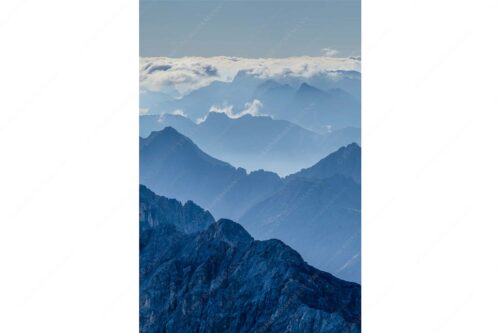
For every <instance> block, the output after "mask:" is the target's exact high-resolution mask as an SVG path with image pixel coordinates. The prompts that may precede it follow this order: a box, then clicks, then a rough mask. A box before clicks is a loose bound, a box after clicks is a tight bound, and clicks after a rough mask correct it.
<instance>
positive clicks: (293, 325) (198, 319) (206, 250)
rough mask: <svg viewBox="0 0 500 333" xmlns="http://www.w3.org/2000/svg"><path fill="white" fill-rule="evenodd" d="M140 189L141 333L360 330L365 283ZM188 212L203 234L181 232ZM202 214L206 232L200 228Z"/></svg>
mask: <svg viewBox="0 0 500 333" xmlns="http://www.w3.org/2000/svg"><path fill="white" fill-rule="evenodd" d="M140 193H141V198H140V202H141V223H142V224H143V225H144V228H143V229H142V231H141V236H140V244H141V248H140V331H141V332H142V333H150V332H155V333H156V332H198V331H200V332H201V331H203V332H207V333H212V332H213V333H215V332H217V333H232V332H241V333H244V332H264V331H265V332H271V333H278V332H279V333H281V332H290V333H292V332H293V333H299V332H300V333H313V332H314V333H323V332H325V333H326V332H329V333H337V332H338V333H340V332H346V333H347V332H349V333H358V332H360V317H361V315H360V313H361V307H360V293H361V290H360V286H359V285H358V284H356V283H351V282H346V281H343V280H340V279H338V278H336V277H334V276H332V275H330V274H328V273H325V272H322V271H320V270H317V269H315V268H314V267H312V266H309V265H308V264H307V263H306V262H304V260H303V259H302V258H301V256H300V255H299V254H298V253H297V252H295V251H294V250H293V249H291V248H290V247H288V246H287V245H285V244H284V243H283V242H281V241H279V240H269V241H256V240H254V239H253V238H252V237H251V236H250V235H249V234H248V233H247V232H246V231H245V230H244V229H243V227H241V226H240V225H239V224H237V223H235V222H232V221H230V220H224V219H223V220H219V221H218V222H212V221H211V220H210V218H207V216H208V215H207V214H208V213H207V212H205V211H204V210H203V209H201V208H200V207H197V206H196V205H192V204H191V205H190V206H189V207H186V205H184V206H183V205H181V204H180V203H179V202H177V203H176V202H175V201H174V200H170V199H166V198H161V197H159V196H156V195H155V194H154V193H152V192H151V191H149V190H148V189H146V188H145V187H141V192H140ZM171 209H173V211H171ZM182 213H184V214H186V215H183V214H182ZM163 214H165V216H163ZM150 216H155V218H154V220H155V221H157V223H152V224H151V223H149V221H150V219H149V218H145V217H150ZM186 216H193V217H194V218H195V219H196V222H195V226H194V227H188V228H187V229H189V230H197V231H195V232H192V233H190V232H185V231H182V230H180V229H179V226H181V228H183V229H186V228H185V227H186V223H189V218H187V219H186ZM200 217H201V220H204V219H206V222H207V223H208V227H207V228H206V229H202V230H198V229H199V228H200V224H199V222H200V221H201V220H200Z"/></svg>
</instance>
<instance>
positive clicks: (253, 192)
mask: <svg viewBox="0 0 500 333" xmlns="http://www.w3.org/2000/svg"><path fill="white" fill-rule="evenodd" d="M140 140H141V141H140V181H141V183H142V184H145V185H146V186H148V187H150V188H151V189H153V190H154V191H155V192H157V193H159V194H161V195H165V196H168V197H172V198H176V199H179V200H181V201H187V200H193V201H194V202H196V203H198V204H201V205H203V206H204V207H206V208H207V209H209V210H210V211H211V212H212V213H213V214H215V215H216V216H217V217H225V218H232V219H237V218H238V217H239V216H240V215H241V214H242V212H244V211H246V210H247V209H248V208H249V207H251V206H252V205H253V204H255V203H257V202H258V201H260V200H261V199H262V197H267V196H269V195H271V193H273V192H274V191H275V190H276V188H277V187H278V186H280V185H281V183H282V180H281V179H280V177H279V176H278V175H277V174H275V173H272V172H266V171H255V172H252V173H247V172H246V170H245V169H242V168H238V169H237V168H235V167H233V166H231V165H230V164H228V163H225V162H222V161H220V160H217V159H215V158H212V157H211V156H209V155H207V154H205V153H204V152H203V151H201V150H200V149H199V148H198V147H197V146H196V145H195V144H194V143H193V142H192V141H191V140H190V139H188V138H187V137H185V136H183V135H182V134H180V133H179V132H177V131H176V130H174V129H173V128H171V127H167V128H165V129H164V130H163V131H161V132H153V133H152V134H151V135H150V136H149V137H148V138H146V139H140Z"/></svg>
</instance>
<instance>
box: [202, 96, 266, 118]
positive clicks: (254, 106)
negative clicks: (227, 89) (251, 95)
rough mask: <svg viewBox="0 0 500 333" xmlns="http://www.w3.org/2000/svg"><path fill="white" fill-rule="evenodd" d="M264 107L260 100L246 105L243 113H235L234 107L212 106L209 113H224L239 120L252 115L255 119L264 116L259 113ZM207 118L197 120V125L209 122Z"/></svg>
mask: <svg viewBox="0 0 500 333" xmlns="http://www.w3.org/2000/svg"><path fill="white" fill-rule="evenodd" d="M263 106H264V105H263V104H262V102H261V101H259V100H258V99H254V100H253V101H252V102H248V103H245V108H244V109H243V111H241V112H235V111H234V106H233V105H226V104H225V105H212V106H211V107H210V110H208V113H210V112H212V113H224V114H225V115H226V116H227V117H228V118H231V119H238V118H241V117H243V116H245V115H251V116H253V117H257V116H263V115H261V114H260V113H259V111H260V109H262V107H263ZM207 116H208V115H206V116H204V117H201V118H198V119H196V123H197V124H200V123H202V122H204V121H205V120H207Z"/></svg>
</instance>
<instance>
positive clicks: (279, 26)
mask: <svg viewBox="0 0 500 333" xmlns="http://www.w3.org/2000/svg"><path fill="white" fill-rule="evenodd" d="M140 55H141V56H143V57H150V56H167V57H184V56H200V57H208V56H221V55H223V56H234V57H246V58H285V57H292V56H304V55H307V56H320V55H324V56H338V57H351V56H360V55H361V6H360V1H359V0H328V1H302V0H275V1H263V0H260V1H250V0H225V1H209V0H201V1H200V0H198V1H190V0H187V1H186V0H184V1H172V0H140Z"/></svg>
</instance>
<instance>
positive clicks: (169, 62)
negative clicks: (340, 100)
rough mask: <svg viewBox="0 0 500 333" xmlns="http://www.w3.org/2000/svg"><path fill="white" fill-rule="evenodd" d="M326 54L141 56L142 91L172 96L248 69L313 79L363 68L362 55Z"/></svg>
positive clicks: (260, 74) (270, 75)
mask: <svg viewBox="0 0 500 333" xmlns="http://www.w3.org/2000/svg"><path fill="white" fill-rule="evenodd" d="M327 51H329V52H325V55H327V54H328V55H330V56H325V57H291V58H259V59H248V58H237V57H210V58H203V57H184V58H166V57H147V58H141V59H140V86H141V90H145V91H152V92H163V93H167V94H169V95H170V96H172V97H181V96H182V95H184V94H186V93H188V92H190V91H193V90H195V89H198V88H200V87H203V86H206V85H208V84H210V83H211V82H213V81H215V80H219V81H231V80H232V79H233V78H234V77H235V75H236V74H237V73H238V72H239V71H241V70H245V71H248V72H249V73H251V74H253V75H255V76H257V77H260V78H278V77H279V78H284V77H285V78H286V77H303V78H310V77H312V76H315V75H331V76H335V75H336V73H335V72H336V71H338V70H355V71H359V70H360V67H361V65H360V64H361V63H360V59H359V58H352V57H350V58H335V57H333V55H334V50H331V49H328V50H327Z"/></svg>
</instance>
